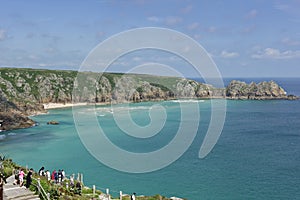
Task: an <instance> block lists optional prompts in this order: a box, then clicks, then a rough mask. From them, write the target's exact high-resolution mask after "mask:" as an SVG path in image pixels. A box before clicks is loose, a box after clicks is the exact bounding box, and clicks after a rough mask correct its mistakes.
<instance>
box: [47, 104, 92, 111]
mask: <svg viewBox="0 0 300 200" xmlns="http://www.w3.org/2000/svg"><path fill="white" fill-rule="evenodd" d="M43 105H44V108H45V109H46V110H49V109H56V108H68V107H73V106H86V105H88V104H87V103H65V104H64V103H45V104H43Z"/></svg>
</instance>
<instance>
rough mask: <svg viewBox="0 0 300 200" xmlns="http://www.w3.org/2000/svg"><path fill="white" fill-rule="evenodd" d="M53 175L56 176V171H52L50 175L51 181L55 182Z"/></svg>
mask: <svg viewBox="0 0 300 200" xmlns="http://www.w3.org/2000/svg"><path fill="white" fill-rule="evenodd" d="M55 174H56V170H53V172H52V175H51V179H52V180H53V181H54V180H55Z"/></svg>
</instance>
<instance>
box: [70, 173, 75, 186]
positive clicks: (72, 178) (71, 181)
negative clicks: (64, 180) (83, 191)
mask: <svg viewBox="0 0 300 200" xmlns="http://www.w3.org/2000/svg"><path fill="white" fill-rule="evenodd" d="M70 186H71V187H74V177H73V175H72V176H70Z"/></svg>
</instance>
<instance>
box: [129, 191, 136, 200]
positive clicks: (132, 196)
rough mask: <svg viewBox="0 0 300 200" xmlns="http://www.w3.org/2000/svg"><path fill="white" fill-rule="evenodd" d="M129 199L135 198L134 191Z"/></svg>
mask: <svg viewBox="0 0 300 200" xmlns="http://www.w3.org/2000/svg"><path fill="white" fill-rule="evenodd" d="M130 199H131V200H135V192H134V193H133V194H132V195H131V197H130Z"/></svg>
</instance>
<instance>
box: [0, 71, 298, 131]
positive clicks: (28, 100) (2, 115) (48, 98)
mask: <svg viewBox="0 0 300 200" xmlns="http://www.w3.org/2000/svg"><path fill="white" fill-rule="evenodd" d="M180 98H185V99H188V98H193V99H201V98H202V99H209V98H227V99H251V100H252V99H253V100H264V99H289V100H294V99H298V97H296V96H293V95H288V94H287V93H286V91H285V90H284V89H283V88H282V87H280V86H279V85H278V84H277V83H275V82H274V81H269V82H261V83H253V82H252V83H250V84H247V83H245V82H241V81H237V80H233V81H231V82H230V84H229V85H228V86H227V87H226V88H215V87H213V86H212V85H208V84H204V83H199V82H196V81H194V80H188V79H185V78H178V77H162V76H151V75H141V74H140V75H137V74H120V73H101V74H100V73H93V72H80V73H78V72H76V71H59V70H38V69H16V68H0V103H1V104H0V125H1V126H0V130H11V129H16V128H27V127H31V126H33V125H34V124H35V122H34V121H32V120H31V119H29V118H28V116H30V115H35V114H39V113H44V112H46V110H45V109H49V108H50V109H51V108H53V105H54V107H65V106H72V105H73V104H74V103H76V104H77V105H85V104H109V103H123V102H142V101H160V100H170V99H180ZM49 105H50V107H49ZM51 105H52V107H51ZM55 105H56V106H55Z"/></svg>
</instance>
